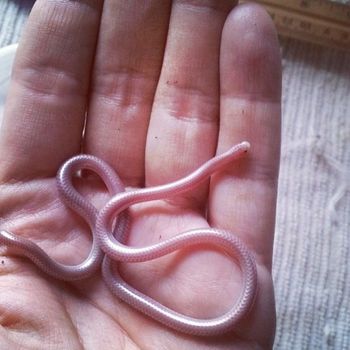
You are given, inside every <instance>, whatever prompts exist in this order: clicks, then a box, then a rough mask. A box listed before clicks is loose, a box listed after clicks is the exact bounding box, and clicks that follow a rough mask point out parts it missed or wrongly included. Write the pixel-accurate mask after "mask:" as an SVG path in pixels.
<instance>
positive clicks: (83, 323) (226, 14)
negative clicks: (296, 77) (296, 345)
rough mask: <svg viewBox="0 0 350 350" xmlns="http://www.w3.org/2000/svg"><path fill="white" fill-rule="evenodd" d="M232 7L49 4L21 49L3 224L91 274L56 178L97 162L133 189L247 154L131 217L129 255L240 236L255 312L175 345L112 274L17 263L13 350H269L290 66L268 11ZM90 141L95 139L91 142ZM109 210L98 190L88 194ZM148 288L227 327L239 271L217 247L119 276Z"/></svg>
mask: <svg viewBox="0 0 350 350" xmlns="http://www.w3.org/2000/svg"><path fill="white" fill-rule="evenodd" d="M234 5H235V4H234V1H229V0H225V1H216V0H188V1H185V0H174V1H170V0H166V1H158V0H155V1H152V0H150V1H142V2H140V1H137V0H132V1H119V0H105V1H104V3H103V1H102V0H101V1H96V0H82V1H58V0H57V1H56V0H55V1H46V0H38V1H37V2H36V4H35V6H34V9H33V11H32V13H31V16H30V19H29V21H28V24H27V28H26V31H25V33H24V35H23V37H22V40H21V43H20V45H19V48H18V54H17V57H16V62H15V67H14V71H13V79H12V84H11V89H10V93H9V96H8V101H7V105H6V110H5V119H4V121H3V125H2V129H1V135H0V225H1V227H2V228H6V229H8V230H10V231H12V232H14V233H16V234H18V235H22V236H24V237H27V238H29V239H31V240H33V241H35V242H37V243H38V244H39V245H40V246H41V247H43V248H44V249H45V250H46V251H47V252H48V253H49V254H50V255H51V256H52V257H53V258H54V259H57V260H59V261H61V262H64V263H67V264H77V263H79V262H81V261H82V260H84V258H85V257H86V256H87V254H88V252H89V249H90V245H91V233H90V232H89V229H88V227H87V225H86V223H85V222H83V220H82V219H81V218H79V217H78V216H76V215H75V214H74V213H73V212H72V211H71V210H70V209H68V208H67V207H65V205H64V204H63V203H62V202H61V201H60V200H59V198H58V197H57V190H56V184H55V174H56V172H57V170H58V168H59V166H60V165H61V164H62V163H63V162H64V161H65V160H66V159H68V158H69V157H71V156H73V155H75V154H78V153H80V152H81V150H82V149H83V152H85V153H91V154H94V155H97V156H99V157H101V158H103V159H104V160H106V161H107V162H108V163H109V164H110V165H112V166H113V167H114V168H115V169H116V171H117V172H118V174H119V175H120V176H121V178H122V180H123V182H124V183H125V184H126V186H128V187H144V186H153V185H157V184H162V183H166V182H170V181H173V180H175V179H178V178H180V177H182V176H184V175H186V174H188V173H189V172H191V171H192V170H194V169H195V168H196V167H198V166H199V165H201V164H203V163H204V162H205V161H206V160H208V159H210V158H211V157H213V156H214V155H215V154H216V153H222V152H223V151H225V150H227V149H228V148H230V147H231V146H232V145H233V144H235V143H238V142H240V141H243V140H247V141H249V142H250V143H251V145H252V147H251V151H250V152H249V155H248V156H247V157H246V158H244V159H241V160H239V161H237V162H235V163H234V164H232V166H230V167H228V169H226V170H225V171H223V172H221V173H218V174H216V175H215V176H213V177H212V178H211V181H210V183H209V182H208V183H207V184H206V185H203V186H201V187H199V188H198V189H197V190H196V191H195V192H192V193H187V194H185V195H184V196H181V197H174V198H172V199H171V200H167V201H157V202H154V203H146V204H142V205H141V204H140V205H136V206H134V207H133V208H131V217H132V225H131V231H130V239H129V244H130V245H135V246H146V245H149V244H151V243H154V242H158V241H159V240H164V239H166V238H168V237H171V236H174V235H176V234H178V233H180V232H183V231H186V230H188V229H192V228H200V227H207V226H208V225H209V226H213V227H219V228H223V229H227V230H230V231H232V232H234V233H235V234H236V235H237V236H239V237H240V238H241V239H242V240H243V241H244V242H245V243H246V244H247V246H248V247H249V248H250V249H251V250H252V252H253V254H254V256H255V258H256V261H257V265H258V284H259V291H258V295H257V299H256V302H255V305H254V308H253V309H252V310H251V312H250V313H249V315H248V316H247V317H246V318H245V319H244V320H242V322H241V323H240V324H239V325H238V326H237V327H236V328H235V329H233V330H232V333H229V334H227V335H224V336H220V337H211V338H205V337H204V338H203V337H195V336H189V335H184V334H181V333H178V332H175V331H173V330H171V329H168V328H166V327H163V326H162V325H161V324H158V323H157V322H155V321H153V320H151V319H149V318H148V317H145V316H143V315H142V314H140V313H139V312H137V311H135V310H133V309H132V308H130V307H129V306H128V305H126V304H124V303H123V302H121V301H120V300H118V299H117V298H116V297H114V296H113V295H112V294H111V293H110V292H109V290H108V289H107V288H106V286H105V284H104V282H103V280H102V279H101V275H100V273H99V274H98V275H96V276H95V277H92V278H90V279H86V280H83V281H78V282H71V283H68V282H61V281H56V280H54V279H52V278H49V277H48V276H46V275H44V274H43V273H42V272H40V271H39V270H38V269H37V268H36V267H35V266H34V265H33V264H32V263H31V262H30V261H28V260H26V259H23V258H18V257H15V256H12V255H9V254H8V253H7V252H6V250H4V251H3V252H2V253H3V255H2V257H1V261H0V262H1V263H0V321H1V326H2V328H1V333H0V349H19V348H20V349H47V348H50V349H82V348H86V349H258V348H262V349H268V348H270V347H271V345H272V342H273V335H274V327H275V306H274V297H273V286H272V279H271V260H272V244H273V230H274V215H275V203H276V190H277V175H278V160H279V147H280V145H279V144H280V57H279V49H278V44H277V39H276V35H275V32H274V29H273V25H272V23H271V21H270V19H269V18H268V16H267V15H266V14H265V13H264V11H263V10H261V8H259V7H258V6H257V5H252V4H251V5H248V4H247V5H240V6H237V7H235V8H234V9H233V10H232V8H233V7H234ZM84 126H85V132H84V136H83V129H84ZM76 185H77V188H78V189H79V191H80V192H81V193H82V194H83V195H84V196H86V197H87V198H88V199H89V200H90V201H92V202H93V203H94V204H95V205H96V206H97V207H100V206H101V205H103V203H104V202H105V200H106V199H107V196H106V190H105V188H104V186H103V184H101V182H100V180H99V179H97V178H96V177H91V176H89V177H87V178H86V179H85V180H82V182H81V183H77V184H76ZM120 269H121V271H122V274H123V276H124V277H125V279H126V280H127V281H128V282H130V284H132V285H133V286H134V287H136V288H137V289H139V290H140V291H142V292H144V293H145V294H147V295H150V296H151V297H153V298H155V299H156V300H158V301H160V302H162V303H163V304H164V305H167V306H169V307H171V308H173V309H175V310H177V311H179V312H182V313H184V314H187V315H191V316H195V317H199V318H206V317H214V316H217V315H219V314H222V313H223V312H224V311H225V310H227V309H228V308H229V307H230V306H231V305H232V304H233V302H234V300H235V298H236V297H237V295H238V293H239V292H240V288H241V283H240V281H241V280H240V272H239V269H238V268H237V267H236V266H235V264H234V262H232V261H231V259H230V258H229V257H228V256H226V255H225V254H223V253H222V252H221V251H218V250H215V249H212V248H211V247H209V246H203V247H198V248H195V249H194V248H193V247H190V248H189V249H186V250H182V251H178V252H176V253H173V254H171V255H169V256H166V257H164V258H161V259H158V260H155V261H151V262H147V263H137V264H123V265H122V266H120Z"/></svg>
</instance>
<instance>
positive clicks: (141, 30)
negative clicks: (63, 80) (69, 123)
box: [85, 0, 171, 186]
mask: <svg viewBox="0 0 350 350" xmlns="http://www.w3.org/2000/svg"><path fill="white" fill-rule="evenodd" d="M170 3H171V2H170V0H169V1H158V0H152V1H148V2H142V5H140V1H138V0H132V1H123V0H120V1H115V0H105V4H104V9H103V15H102V21H101V31H100V35H99V44H98V49H97V55H96V63H95V68H94V73H93V88H92V93H91V103H90V106H89V111H88V122H87V136H86V142H85V150H86V152H88V153H92V154H95V155H98V156H99V157H102V158H103V159H105V160H106V161H107V162H108V163H110V164H111V165H112V166H113V167H114V168H115V169H117V171H118V174H119V175H120V176H121V178H122V179H123V182H124V183H125V184H127V185H133V186H137V185H143V182H144V158H145V143H146V135H147V128H148V123H149V116H150V114H151V108H152V103H153V97H154V92H155V89H156V84H157V82H158V78H159V74H160V69H161V64H162V60H163V52H164V46H165V41H166V35H167V30H168V19H169V12H170Z"/></svg>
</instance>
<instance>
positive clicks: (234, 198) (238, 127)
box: [209, 4, 281, 266]
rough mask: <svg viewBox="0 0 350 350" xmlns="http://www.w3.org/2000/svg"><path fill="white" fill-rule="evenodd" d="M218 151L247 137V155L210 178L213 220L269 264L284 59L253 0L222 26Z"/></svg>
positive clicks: (263, 14) (271, 25) (235, 12)
mask: <svg viewBox="0 0 350 350" xmlns="http://www.w3.org/2000/svg"><path fill="white" fill-rule="evenodd" d="M220 77H221V99H220V102H221V115H220V117H221V119H220V132H219V141H218V150H217V152H218V153H222V152H223V151H225V150H227V149H228V148H229V147H231V145H232V144H235V143H237V142H240V141H242V140H247V141H249V142H250V144H251V150H250V151H249V152H248V153H249V154H248V157H246V159H242V160H241V161H239V162H236V163H235V164H232V168H231V169H229V171H227V172H226V173H221V174H218V175H217V176H216V177H215V178H214V179H213V180H212V182H211V193H210V204H209V217H210V222H211V224H212V226H217V227H222V228H225V229H229V230H231V231H233V232H234V233H236V234H237V235H239V236H241V238H242V239H243V240H244V241H246V242H247V243H248V245H249V246H250V247H251V248H252V249H254V250H255V252H256V254H257V257H258V259H260V261H261V262H262V263H264V264H265V265H267V266H270V265H271V256H272V243H273V231H274V220H275V206H276V194H277V177H278V166H279V151H280V111H281V106H280V102H281V101H280V99H281V64H280V53H279V45H278V40H277V36H276V32H275V29H274V26H273V23H272V21H271V19H270V18H269V16H268V15H267V14H266V13H265V11H264V10H263V9H262V8H261V7H259V6H258V5H254V4H246V5H241V6H238V7H237V8H235V9H234V10H233V11H232V13H231V14H230V16H229V17H228V19H227V21H226V23H225V27H224V30H223V37H222V49H221V62H220Z"/></svg>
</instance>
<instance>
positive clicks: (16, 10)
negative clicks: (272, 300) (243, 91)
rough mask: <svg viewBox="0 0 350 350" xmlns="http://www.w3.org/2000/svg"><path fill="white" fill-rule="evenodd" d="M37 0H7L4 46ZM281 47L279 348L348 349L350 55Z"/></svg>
mask: <svg viewBox="0 0 350 350" xmlns="http://www.w3.org/2000/svg"><path fill="white" fill-rule="evenodd" d="M346 1H347V0H346ZM33 2H34V1H32V0H30V1H25V0H22V1H20V0H17V1H14V0H1V2H0V47H3V46H5V45H8V44H11V43H15V42H17V41H18V39H19V36H20V32H21V29H22V26H23V24H24V22H25V20H26V17H27V15H28V13H29V10H30V8H31V6H32V4H33ZM281 50H282V56H283V130H282V134H283V143H282V156H281V169H280V181H279V197H278V210H277V223H276V236H275V253H274V280H275V289H276V301H277V322H278V325H277V333H276V340H275V349H276V350H289V349H293V350H294V349H298V350H303V349H336V350H346V349H350V54H349V53H345V52H341V51H336V50H334V49H328V48H322V47H319V46H315V45H310V44H305V43H301V42H298V41H295V40H286V39H282V40H281ZM1 69H5V68H4V67H1V66H0V70H1Z"/></svg>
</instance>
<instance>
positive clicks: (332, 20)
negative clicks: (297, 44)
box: [256, 0, 350, 67]
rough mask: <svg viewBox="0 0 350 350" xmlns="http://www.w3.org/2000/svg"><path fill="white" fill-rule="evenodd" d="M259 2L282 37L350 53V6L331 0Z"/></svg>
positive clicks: (268, 0) (266, 0) (274, 0)
mask: <svg viewBox="0 0 350 350" xmlns="http://www.w3.org/2000/svg"><path fill="white" fill-rule="evenodd" d="M256 2H258V3H261V4H262V5H263V6H264V7H265V8H266V10H267V11H268V12H269V13H270V15H271V17H272V18H273V20H274V22H275V25H276V28H277V31H278V33H279V34H280V35H282V36H287V37H291V38H296V39H300V40H305V41H309V42H312V43H317V44H321V45H326V46H329V47H334V48H339V49H342V50H346V51H350V6H349V5H342V4H339V3H335V2H332V1H329V0H257V1H256ZM349 67H350V62H349Z"/></svg>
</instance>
